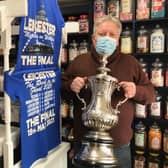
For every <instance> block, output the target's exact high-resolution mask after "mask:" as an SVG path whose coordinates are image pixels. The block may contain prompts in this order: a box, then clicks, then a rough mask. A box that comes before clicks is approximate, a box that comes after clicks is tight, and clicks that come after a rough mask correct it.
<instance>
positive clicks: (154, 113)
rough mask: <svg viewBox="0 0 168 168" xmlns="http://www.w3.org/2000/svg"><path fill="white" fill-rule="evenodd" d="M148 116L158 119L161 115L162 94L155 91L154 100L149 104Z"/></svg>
mask: <svg viewBox="0 0 168 168" xmlns="http://www.w3.org/2000/svg"><path fill="white" fill-rule="evenodd" d="M149 113H150V117H152V118H155V119H160V118H161V117H162V115H163V113H162V96H161V95H160V94H159V93H158V92H157V91H156V99H155V102H152V103H151V104H150V106H149Z"/></svg>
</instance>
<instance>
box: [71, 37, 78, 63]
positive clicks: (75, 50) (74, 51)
mask: <svg viewBox="0 0 168 168" xmlns="http://www.w3.org/2000/svg"><path fill="white" fill-rule="evenodd" d="M77 56H78V46H77V42H76V40H72V42H70V44H69V61H72V60H74V59H75V58H76V57H77Z"/></svg>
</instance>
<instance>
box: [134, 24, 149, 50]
mask: <svg viewBox="0 0 168 168" xmlns="http://www.w3.org/2000/svg"><path fill="white" fill-rule="evenodd" d="M137 33H138V36H137V45H136V52H137V53H148V52H149V35H148V31H147V29H145V27H144V26H143V25H142V26H141V27H140V29H139V30H138V32H137Z"/></svg>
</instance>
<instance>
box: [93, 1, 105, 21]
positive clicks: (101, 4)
mask: <svg viewBox="0 0 168 168" xmlns="http://www.w3.org/2000/svg"><path fill="white" fill-rule="evenodd" d="M105 9H106V1H105V0H94V7H93V17H94V20H96V19H97V18H99V17H101V16H103V15H105V13H106V10H105Z"/></svg>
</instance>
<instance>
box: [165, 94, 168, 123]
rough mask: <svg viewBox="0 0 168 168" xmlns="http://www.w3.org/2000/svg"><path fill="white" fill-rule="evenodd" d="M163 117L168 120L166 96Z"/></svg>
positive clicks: (167, 100) (167, 99)
mask: <svg viewBox="0 0 168 168" xmlns="http://www.w3.org/2000/svg"><path fill="white" fill-rule="evenodd" d="M164 118H165V119H166V120H168V96H166V99H165V115H164Z"/></svg>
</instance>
